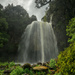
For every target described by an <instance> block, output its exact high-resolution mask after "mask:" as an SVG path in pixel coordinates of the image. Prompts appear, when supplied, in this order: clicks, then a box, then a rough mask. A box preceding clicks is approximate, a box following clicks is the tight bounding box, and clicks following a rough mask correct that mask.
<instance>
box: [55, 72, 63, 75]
mask: <svg viewBox="0 0 75 75" xmlns="http://www.w3.org/2000/svg"><path fill="white" fill-rule="evenodd" d="M54 75H62V74H61V72H59V73H55V74H54Z"/></svg>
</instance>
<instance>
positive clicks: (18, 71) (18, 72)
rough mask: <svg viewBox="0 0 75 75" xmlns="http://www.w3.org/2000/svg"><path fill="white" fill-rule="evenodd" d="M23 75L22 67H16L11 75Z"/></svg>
mask: <svg viewBox="0 0 75 75" xmlns="http://www.w3.org/2000/svg"><path fill="white" fill-rule="evenodd" d="M22 73H23V69H22V68H21V67H19V66H18V67H16V69H14V70H13V71H12V72H11V73H10V75H21V74H22Z"/></svg>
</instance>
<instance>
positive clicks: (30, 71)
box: [23, 68, 34, 75]
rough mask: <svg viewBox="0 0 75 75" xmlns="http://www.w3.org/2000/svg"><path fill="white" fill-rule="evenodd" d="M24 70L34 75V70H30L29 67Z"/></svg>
mask: <svg viewBox="0 0 75 75" xmlns="http://www.w3.org/2000/svg"><path fill="white" fill-rule="evenodd" d="M23 72H24V73H27V74H29V75H34V73H33V71H32V70H29V69H28V68H26V69H25V70H24V71H23Z"/></svg>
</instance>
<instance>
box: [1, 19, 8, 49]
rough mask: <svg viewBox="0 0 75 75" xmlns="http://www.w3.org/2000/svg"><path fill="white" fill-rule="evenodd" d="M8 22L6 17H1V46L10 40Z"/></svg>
mask: <svg viewBox="0 0 75 75" xmlns="http://www.w3.org/2000/svg"><path fill="white" fill-rule="evenodd" d="M7 29H8V23H7V22H6V19H5V18H0V48H3V47H4V45H5V44H6V43H7V42H8V37H9V36H8V34H7Z"/></svg>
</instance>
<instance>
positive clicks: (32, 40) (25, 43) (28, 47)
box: [18, 21, 58, 63]
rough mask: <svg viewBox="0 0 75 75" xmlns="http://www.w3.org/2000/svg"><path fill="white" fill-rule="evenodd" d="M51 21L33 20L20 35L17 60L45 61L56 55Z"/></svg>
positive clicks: (55, 42)
mask: <svg viewBox="0 0 75 75" xmlns="http://www.w3.org/2000/svg"><path fill="white" fill-rule="evenodd" d="M51 24H52V23H47V22H38V21H34V22H32V24H30V25H28V26H27V28H26V30H25V32H24V34H23V35H22V37H21V39H22V40H21V42H20V45H19V55H18V62H22V63H37V62H42V63H43V62H47V61H50V59H51V58H56V57H57V55H58V48H57V41H56V37H55V34H54V31H53V28H52V26H51Z"/></svg>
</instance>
